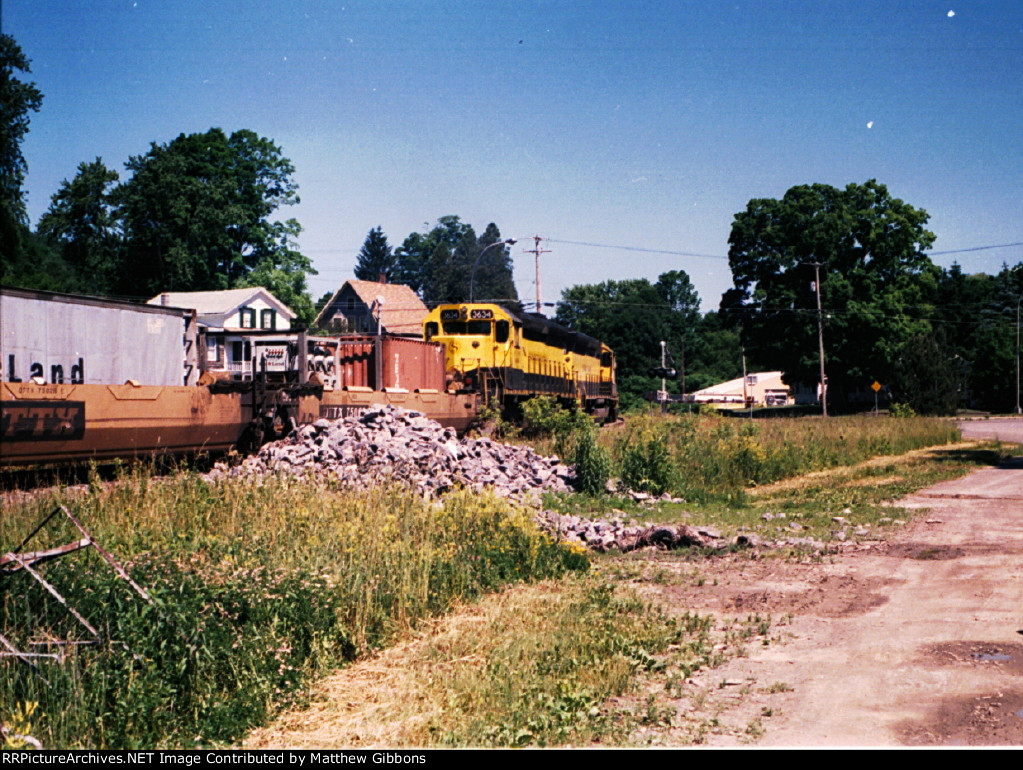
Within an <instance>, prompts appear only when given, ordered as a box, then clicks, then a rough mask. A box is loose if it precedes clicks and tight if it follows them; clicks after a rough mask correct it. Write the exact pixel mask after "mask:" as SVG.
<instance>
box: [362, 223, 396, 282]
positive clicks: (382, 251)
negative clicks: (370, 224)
mask: <svg viewBox="0 0 1023 770" xmlns="http://www.w3.org/2000/svg"><path fill="white" fill-rule="evenodd" d="M395 265H396V259H395V257H394V253H393V250H392V249H391V246H390V244H388V243H387V236H386V235H384V231H383V228H381V227H380V226H379V225H377V226H376V227H374V228H373V229H372V230H370V231H369V235H367V236H366V241H365V243H363V244H362V248H361V249H360V250H359V261H358V262H357V263H356V265H355V277H356V278H358V279H359V280H360V281H376V280H379V278H380V276H381V275H385V276H387V277H388V279H390V278H392V277H393V274H394V268H395Z"/></svg>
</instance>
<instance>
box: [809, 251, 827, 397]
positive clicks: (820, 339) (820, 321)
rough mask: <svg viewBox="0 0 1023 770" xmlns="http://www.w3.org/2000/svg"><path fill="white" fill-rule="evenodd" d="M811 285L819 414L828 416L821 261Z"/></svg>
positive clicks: (815, 264) (815, 268) (815, 266)
mask: <svg viewBox="0 0 1023 770" xmlns="http://www.w3.org/2000/svg"><path fill="white" fill-rule="evenodd" d="M812 264H813V269H814V276H815V277H814V282H813V287H814V289H815V290H816V292H817V347H818V349H819V350H820V358H821V414H822V415H823V416H824V417H827V416H828V379H827V377H826V376H825V374H824V316H823V315H822V313H821V263H820V262H814V263H812Z"/></svg>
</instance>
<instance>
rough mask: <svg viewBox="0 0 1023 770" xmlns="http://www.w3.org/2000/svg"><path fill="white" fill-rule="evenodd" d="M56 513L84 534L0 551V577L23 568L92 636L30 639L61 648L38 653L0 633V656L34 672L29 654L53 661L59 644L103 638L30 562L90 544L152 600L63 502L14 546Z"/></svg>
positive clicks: (58, 656) (24, 542)
mask: <svg viewBox="0 0 1023 770" xmlns="http://www.w3.org/2000/svg"><path fill="white" fill-rule="evenodd" d="M58 513H63V514H64V516H65V517H67V519H68V520H69V521H70V522H71V523H72V524H74V526H75V527H76V528H77V529H78V531H79V532H81V533H82V535H84V537H82V538H81V539H80V540H76V541H74V542H71V543H67V544H65V545H61V546H57V547H55V548H49V549H46V550H44V551H29V552H26V553H15V552H13V551H9V552H7V553H4V554H2V555H0V578H2V577H10V576H11V575H13V574H15V573H16V572H19V571H22V570H23V571H25V572H26V573H28V574H29V575H31V576H32V578H33V579H34V580H35V581H36V582H37V583H39V584H40V585H41V586H42V587H43V588H44V589H46V591H47V592H48V593H49V594H50V595H51V596H53V597H54V598H55V599H56V600H57V602H58V603H60V605H61V606H62V607H64V609H65V610H67V611H68V613H69V614H70V615H71V616H72V617H74V619H75V620H76V621H77V622H78V623H79V625H81V626H82V627H83V628H85V630H86V631H88V632H89V635H90V636H91V637H92V639H91V640H88V641H75V640H71V639H64V640H57V639H54V640H49V641H45V642H32V644H45V645H53V646H58V647H60V648H61V651H60V652H58V653H40V652H25V651H23V650H19V649H17V648H16V647H15V646H14V644H12V643H11V641H10V640H9V639H7V638H6V637H4V636H3V635H0V647H2V648H3V649H2V650H0V658H10V657H15V658H18V659H19V660H20V661H21V662H22V663H24V664H26V665H27V666H29V667H30V668H32V669H33V670H34V671H36V673H39V668H38V667H37V666H36V665H35V663H33V662H32V660H31V659H32V658H52V659H54V660H56V661H63V659H64V655H65V653H64V650H63V648H66V647H68V646H73V645H77V644H99V643H101V642H102V641H103V639H102V636H101V635H100V633H99V632H98V631H97V630H96V629H95V628H93V626H92V624H90V623H89V621H87V620H86V619H85V618H84V617H82V615H81V614H80V613H79V612H78V611H77V610H76V609H75V608H74V607H72V606H71V605H70V604H68V602H67V600H66V599H65V598H64V597H63V596H61V594H60V592H59V591H58V590H57V589H56V588H55V587H54V586H53V585H52V584H50V583H49V582H48V581H47V580H46V579H45V578H44V577H43V576H42V575H40V574H39V572H38V571H37V570H36V569H35V568H34V567H33V565H35V564H42V563H45V562H47V561H50V560H52V559H57V558H60V557H61V556H66V555H67V554H69V553H74V552H75V551H78V550H81V549H82V548H88V547H90V546H91V547H92V548H94V549H95V551H96V553H98V554H99V555H100V556H101V557H103V559H104V561H106V562H107V563H108V564H109V565H110V567H111V568H112V569H113V570H114V572H115V574H116V575H117V576H118V577H120V578H121V579H122V580H124V581H125V582H126V583H128V585H130V586H131V587H132V589H133V590H134V591H135V593H137V594H138V595H139V596H140V597H142V598H143V599H144V600H145V601H146V602H147V603H148V604H150V605H152V604H153V600H152V598H151V597H150V596H149V594H148V593H147V592H146V590H145V589H144V588H142V586H140V585H139V584H138V583H136V582H135V581H134V580H132V578H131V576H130V575H129V574H128V572H127V571H126V570H125V569H124V567H122V566H121V565H120V563H119V562H118V561H117V560H116V559H115V558H114V557H113V556H112V555H111V554H110V553H109V552H108V551H107V550H106V549H104V548H103V547H102V546H101V545H100V544H99V543H97V542H96V540H95V538H93V536H92V535H91V534H90V533H89V531H88V530H87V529H86V528H85V527H84V526H83V525H82V523H81V522H80V521H78V519H76V518H75V517H74V516H73V515H72V514H71V511H69V510H68V509H67V508H66V507H65V506H63V505H60V506H58V507H56V508H54V509H53V511H51V512H50V514H49V515H48V516H46V518H44V519H43V520H42V521H41V522H40V523H39V524H38V525H37V526H36V528H35V529H33V530H32V532H30V533H29V535H28V536H27V537H26V538H25V539H24V540H22V541H21V544H20V545H19V546H18V549H17V550H19V551H20V550H21V549H23V548H24V547H25V546H26V545H28V543H29V541H30V540H31V539H32V538H33V537H35V536H36V535H37V534H38V533H39V532H40V531H41V530H42V529H43V527H45V526H46V525H47V524H48V523H49V522H50V521H51V520H52V519H53V517H54V516H56V515H57V514H58ZM114 643H115V644H119V645H120V646H121V647H123V648H124V649H125V650H126V651H128V652H131V650H130V649H129V648H128V645H127V644H125V643H124V642H114Z"/></svg>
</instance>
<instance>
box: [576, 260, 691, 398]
mask: <svg viewBox="0 0 1023 770" xmlns="http://www.w3.org/2000/svg"><path fill="white" fill-rule="evenodd" d="M699 307H700V298H699V296H698V295H697V293H696V290H695V289H694V288H693V286H692V283H691V282H690V280H689V276H688V275H687V274H686V273H685V272H683V271H681V270H672V271H670V272H667V273H664V274H662V275H661V276H660V277H659V278H658V279H657V282H656V283H653V284H652V283H650V281H648V280H647V279H646V278H638V279H632V280H626V281H604V282H603V283H599V284H585V285H578V286H572V287H570V288H567V289H565V290H564V291H563V292H562V293H561V301H560V302H558V305H557V309H556V319H557V320H558V322H560V323H563V324H565V325H566V326H569V327H571V328H573V329H577V330H578V331H581V332H583V333H584V334H588V335H590V336H591V337H595V338H597V339H599V340H601V341H602V342H605V343H607V344H608V345H610V346H611V348H612V349H613V350H614V351H615V355H616V358H617V362H618V380H619V386H620V389H621V390H623V391H625V393H626V394H628V395H629V396H631V397H636V396H638V395H639V394H642V393H643V392H644V391H647V390H651V389H654V388H656V387H659V382H660V381H659V380H657V379H656V378H651V377H650V376H649V374H648V370H649V369H650V368H651V367H653V366H658V365H659V364H660V360H661V341H662V340H664V341H665V342H666V343H667V347H668V350H669V352H670V353H671V355H672V357H673V358H674V359H675V360H676V362H680V361H681V351H682V347H683V344H684V345H685V347H686V349H687V350H691V349H693V347H694V346H695V344H696V339H697V337H696V330H697V327H698V325H699V322H700V314H699Z"/></svg>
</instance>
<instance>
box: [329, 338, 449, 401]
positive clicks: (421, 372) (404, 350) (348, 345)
mask: <svg viewBox="0 0 1023 770" xmlns="http://www.w3.org/2000/svg"><path fill="white" fill-rule="evenodd" d="M338 359H339V365H340V386H341V387H342V388H352V387H359V388H371V389H372V390H384V389H388V390H398V391H401V390H406V391H410V392H415V391H418V390H436V391H443V390H444V346H443V345H440V344H438V343H435V342H424V341H423V340H417V339H413V338H411V337H396V336H392V335H383V336H380V337H361V336H360V337H341V338H340V339H339V345H338Z"/></svg>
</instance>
